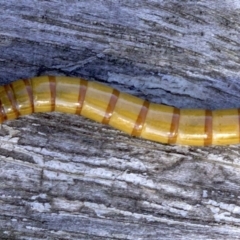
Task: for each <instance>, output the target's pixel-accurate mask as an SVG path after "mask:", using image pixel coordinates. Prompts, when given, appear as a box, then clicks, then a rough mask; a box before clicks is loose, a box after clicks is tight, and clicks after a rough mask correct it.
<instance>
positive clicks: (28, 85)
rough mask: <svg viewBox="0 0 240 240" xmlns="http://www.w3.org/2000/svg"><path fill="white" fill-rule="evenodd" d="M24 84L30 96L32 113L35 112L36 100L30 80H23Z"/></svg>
mask: <svg viewBox="0 0 240 240" xmlns="http://www.w3.org/2000/svg"><path fill="white" fill-rule="evenodd" d="M23 82H24V85H25V89H26V91H27V94H28V98H29V103H30V108H31V111H32V112H34V99H33V90H32V85H31V84H30V81H29V80H28V79H23Z"/></svg>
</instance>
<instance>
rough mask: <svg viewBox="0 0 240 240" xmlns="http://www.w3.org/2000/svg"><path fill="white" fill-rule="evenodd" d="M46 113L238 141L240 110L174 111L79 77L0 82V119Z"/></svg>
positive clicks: (168, 138)
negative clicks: (71, 115) (1, 83)
mask: <svg viewBox="0 0 240 240" xmlns="http://www.w3.org/2000/svg"><path fill="white" fill-rule="evenodd" d="M50 111H58V112H64V113H72V114H80V115H82V116H84V117H87V118H89V119H92V120H95V121H97V122H101V123H104V124H109V125H111V126H113V127H115V128H117V129H119V130H122V131H123V132H126V133H128V134H130V135H132V136H137V137H142V138H145V139H149V140H152V141H157V142H161V143H166V144H180V145H195V146H208V145H227V144H236V143H239V142H240V130H239V125H240V117H239V116H240V110H239V109H229V110H215V111H210V110H200V109H178V108H174V107H170V106H166V105H162V104H154V103H149V102H148V101H144V100H142V99H140V98H137V97H134V96H131V95H129V94H126V93H122V92H119V91H117V90H115V89H112V88H111V87H108V86H105V85H103V84H100V83H97V82H88V81H86V80H84V79H80V78H69V77H54V76H42V77H35V78H32V79H24V80H18V81H16V82H13V83H11V84H9V85H5V86H0V123H2V122H3V121H5V120H11V119H15V118H17V117H19V116H22V115H26V114H31V113H33V112H50Z"/></svg>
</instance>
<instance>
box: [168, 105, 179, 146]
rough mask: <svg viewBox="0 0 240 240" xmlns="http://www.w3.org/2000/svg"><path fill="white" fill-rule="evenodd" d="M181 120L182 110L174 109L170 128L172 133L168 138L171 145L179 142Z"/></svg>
mask: <svg viewBox="0 0 240 240" xmlns="http://www.w3.org/2000/svg"><path fill="white" fill-rule="evenodd" d="M179 119H180V109H178V108H174V110H173V116H172V121H171V126H170V133H169V137H168V143H169V144H175V143H176V142H177V135H178V128H179Z"/></svg>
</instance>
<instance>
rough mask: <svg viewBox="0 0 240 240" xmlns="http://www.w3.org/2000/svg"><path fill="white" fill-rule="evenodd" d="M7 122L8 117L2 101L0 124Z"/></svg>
mask: <svg viewBox="0 0 240 240" xmlns="http://www.w3.org/2000/svg"><path fill="white" fill-rule="evenodd" d="M6 120H7V115H6V112H5V109H4V107H3V105H2V101H1V100H0V121H1V122H0V123H2V122H4V121H6Z"/></svg>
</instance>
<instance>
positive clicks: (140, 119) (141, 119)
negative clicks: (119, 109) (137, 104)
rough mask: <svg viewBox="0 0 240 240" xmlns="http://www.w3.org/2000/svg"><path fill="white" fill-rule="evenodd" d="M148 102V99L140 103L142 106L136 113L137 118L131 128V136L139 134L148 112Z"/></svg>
mask: <svg viewBox="0 0 240 240" xmlns="http://www.w3.org/2000/svg"><path fill="white" fill-rule="evenodd" d="M149 104H150V103H149V102H148V101H146V100H145V101H144V103H143V105H142V108H141V110H140V112H139V114H138V118H137V120H136V122H135V125H134V127H133V130H132V134H131V135H132V136H136V137H139V136H140V135H141V132H142V129H143V124H144V122H145V120H146V116H147V113H148V109H149Z"/></svg>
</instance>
